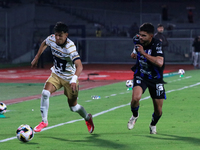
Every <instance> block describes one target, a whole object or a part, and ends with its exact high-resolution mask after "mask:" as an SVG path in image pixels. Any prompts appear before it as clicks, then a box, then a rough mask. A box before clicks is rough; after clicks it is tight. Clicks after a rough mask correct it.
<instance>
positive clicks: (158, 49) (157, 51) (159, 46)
mask: <svg viewBox="0 0 200 150" xmlns="http://www.w3.org/2000/svg"><path fill="white" fill-rule="evenodd" d="M154 48H155V53H154V56H161V57H164V54H163V49H162V42H157V43H155V47H154Z"/></svg>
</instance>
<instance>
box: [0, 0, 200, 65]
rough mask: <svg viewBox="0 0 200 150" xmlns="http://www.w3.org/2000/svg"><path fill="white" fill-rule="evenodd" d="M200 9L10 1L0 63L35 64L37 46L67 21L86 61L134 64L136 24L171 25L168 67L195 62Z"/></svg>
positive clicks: (98, 0) (190, 1)
mask: <svg viewBox="0 0 200 150" xmlns="http://www.w3.org/2000/svg"><path fill="white" fill-rule="evenodd" d="M0 2H3V0H0ZM1 4H2V3H1ZM163 5H165V6H168V20H162V7H163ZM188 7H190V8H195V9H193V13H194V23H188V19H187V8H188ZM199 7H200V2H199V1H198V0H185V1H184V2H183V1H181V0H166V1H164V0H163V1H160V0H151V2H149V0H135V1H133V0H95V1H92V0H84V1H82V0H76V1H73V0H67V1H65V0H17V1H16V0H10V1H9V3H7V4H6V7H5V6H4V7H3V6H2V5H1V9H0V17H1V20H0V35H1V36H0V42H1V44H0V60H1V61H0V62H1V63H4V62H7V63H23V62H30V61H31V60H32V58H33V57H34V49H33V44H34V43H35V42H37V41H38V40H39V39H41V38H42V39H44V38H45V37H47V36H48V35H49V34H50V33H51V32H52V25H54V24H55V23H56V22H57V21H63V22H65V23H67V24H68V25H69V26H70V29H69V32H70V38H71V39H72V40H73V41H74V42H75V44H76V45H77V47H78V51H79V53H80V55H81V56H82V59H83V62H85V63H133V60H132V59H131V58H130V57H129V56H130V53H131V52H132V48H133V43H132V39H131V38H130V37H129V33H128V30H129V27H130V26H131V25H132V24H133V23H134V22H136V23H137V24H138V25H140V24H141V23H143V22H151V23H153V24H154V25H155V26H156V25H157V24H158V23H162V24H163V25H164V26H165V27H166V28H167V27H168V26H170V25H171V26H172V27H173V30H169V31H168V30H165V34H166V35H168V36H169V37H168V40H169V47H168V49H167V51H166V52H165V55H166V63H191V57H190V55H191V50H192V47H191V45H192V42H193V39H194V37H196V36H197V35H200V26H199V25H200V19H199V18H200V8H199ZM97 26H98V27H100V28H101V30H102V36H101V37H100V38H99V37H95V31H96V29H97ZM49 53H50V52H49V51H48V50H47V52H46V61H50V59H48V57H49V56H50V54H49Z"/></svg>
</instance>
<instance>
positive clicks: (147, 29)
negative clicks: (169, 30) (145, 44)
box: [140, 23, 154, 34]
mask: <svg viewBox="0 0 200 150" xmlns="http://www.w3.org/2000/svg"><path fill="white" fill-rule="evenodd" d="M140 31H145V32H147V33H151V34H154V26H153V25H152V24H151V23H144V24H142V25H141V26H140Z"/></svg>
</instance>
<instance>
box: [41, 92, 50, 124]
mask: <svg viewBox="0 0 200 150" xmlns="http://www.w3.org/2000/svg"><path fill="white" fill-rule="evenodd" d="M50 95H51V93H50V92H49V91H48V90H43V91H42V96H41V105H40V111H41V116H42V121H43V122H44V123H47V115H48V109H49V97H50Z"/></svg>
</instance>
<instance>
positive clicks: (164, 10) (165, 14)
mask: <svg viewBox="0 0 200 150" xmlns="http://www.w3.org/2000/svg"><path fill="white" fill-rule="evenodd" d="M162 20H164V21H167V20H168V7H167V5H163V6H162Z"/></svg>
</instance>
